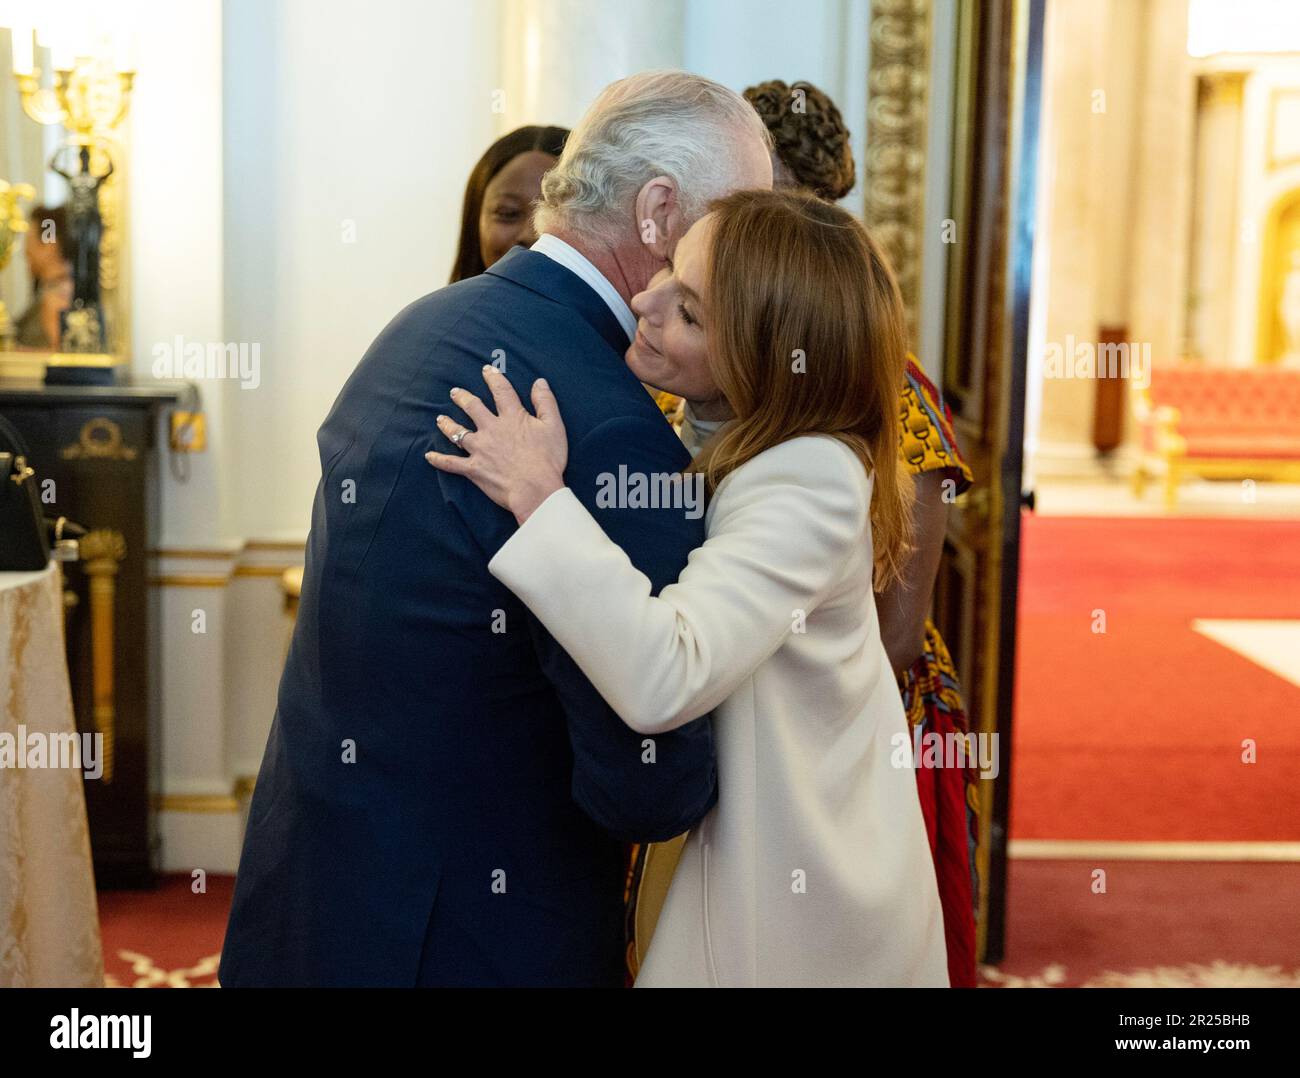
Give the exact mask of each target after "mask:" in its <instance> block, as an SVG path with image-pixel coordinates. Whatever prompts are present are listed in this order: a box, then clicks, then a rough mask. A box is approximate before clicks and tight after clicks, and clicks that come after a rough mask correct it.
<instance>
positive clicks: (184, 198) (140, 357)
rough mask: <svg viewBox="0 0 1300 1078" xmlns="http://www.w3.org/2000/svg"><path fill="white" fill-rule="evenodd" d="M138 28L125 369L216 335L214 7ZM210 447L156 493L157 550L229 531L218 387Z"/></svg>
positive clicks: (166, 14) (217, 56) (208, 403)
mask: <svg viewBox="0 0 1300 1078" xmlns="http://www.w3.org/2000/svg"><path fill="white" fill-rule="evenodd" d="M136 26H137V65H138V69H139V74H138V75H137V78H136V81H135V87H134V90H133V92H132V95H131V111H130V145H131V150H130V165H129V168H130V174H129V191H130V194H129V199H130V202H129V207H130V208H129V222H128V228H129V230H130V237H131V240H130V251H131V258H132V265H131V273H132V276H131V310H132V342H133V350H134V357H133V360H134V362H133V369H134V371H135V374H136V376H137V377H139V378H142V379H150V378H151V373H150V365H151V360H152V350H153V347H154V345H155V344H157V343H159V342H163V343H166V342H171V341H173V340H174V339H175V337H176V335H177V334H181V335H183V336H184V337H185V338H186V339H187V340H192V341H220V340H222V339H223V335H224V329H223V310H222V294H221V274H222V245H223V236H222V171H221V159H222V137H221V3H220V0H189V2H187V3H184V4H176V3H167V2H165V0H149V2H147V3H144V4H143V5H142V6H141V11H140V17H139V19H138V22H137V23H136ZM203 404H204V409H205V410H206V412H207V413H208V428H209V435H210V438H211V451H210V452H208V453H207V454H203V455H195V456H194V457H193V458H192V459H191V464H192V468H191V475H190V479H189V481H188V482H187V483H185V484H180V483H176V482H174V481H170V480H169V481H167V482H166V483H165V485H164V487H163V522H162V523H163V527H162V542H163V543H164V544H165V545H187V544H188V545H199V544H211V543H213V542H216V541H218V540H219V539H221V538H224V537H225V536H228V535H230V534H231V529H232V527H233V526H234V522H233V508H234V507H233V506H232V505H231V502H230V497H229V492H228V489H227V482H226V481H227V480H228V479H229V477H230V463H231V460H232V459H233V458H232V457H230V456H229V455H228V450H229V442H228V440H227V438H226V435H225V430H224V423H225V393H224V387H222V386H221V385H219V384H218V385H215V386H212V387H205V389H204V401H203Z"/></svg>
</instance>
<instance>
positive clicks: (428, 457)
mask: <svg viewBox="0 0 1300 1078" xmlns="http://www.w3.org/2000/svg"><path fill="white" fill-rule="evenodd" d="M424 459H425V460H427V461H428V462H429V463H430V464H432V463H433V454H432V453H425V454H424Z"/></svg>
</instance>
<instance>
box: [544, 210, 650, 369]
mask: <svg viewBox="0 0 1300 1078" xmlns="http://www.w3.org/2000/svg"><path fill="white" fill-rule="evenodd" d="M532 250H534V251H537V252H538V253H539V254H544V255H545V256H546V257H547V258H549V259H551V261H553V262H558V263H559V264H560V265H561V266H563V267H564V268H565V269H568V270H572V271H573V272H574V273H576V274H577V275H578V276H579V277H581V278H582V279H583V280H584V281H585V282H586V283H587V284H589V285H591V287H592V288H593V289H594V290H595V292H596V295H598V296H599V297H600V298H601V299H603V300H604V301H605V305H606V306H607V307H608V308H609V309H610V310H611V311H613V312H614V317H615V318H617V319H618V324H619V325H620V326H622V327H623V331H624V332H625V333H626V334H627V341H628V344H631V343H632V338H633V337H635V336H636V318H635V316H634V315H633V314H632V308H631V307H629V306H628V305H627V302H626V301H625V300H624V299H623V297H622V296H620V295H619V294H618V292H617V291H616V290H615V289H614V286H613V285H612V284H610V283H609V281H608V280H607V279H606V278H605V275H604V274H603V273H601V272H600V270H598V269H597V268H596V267H595V266H593V265H592V264H591V261H590V260H589V259H588V258H587V256H586V255H584V254H583V253H582V252H581V251H579V250H577V249H576V248H575V247H572V246H570V245H569V244H567V243H565V242H564V240H562V239H560V238H559V237H558V236H552V235H550V234H549V233H543V234H542V235H541V236H539V237H538V238H537V242H536V243H534V244H533V246H532Z"/></svg>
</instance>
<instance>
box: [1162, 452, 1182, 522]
mask: <svg viewBox="0 0 1300 1078" xmlns="http://www.w3.org/2000/svg"><path fill="white" fill-rule="evenodd" d="M1179 478H1180V477H1179V474H1178V469H1177V468H1175V467H1174V466H1173V464H1172V463H1171V464H1170V465H1169V469H1168V471H1166V472H1165V509H1166V510H1167V511H1168V512H1170V513H1172V512H1173V511H1174V510H1175V509H1177V508H1178V480H1179Z"/></svg>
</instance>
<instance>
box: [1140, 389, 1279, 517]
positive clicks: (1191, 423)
mask: <svg viewBox="0 0 1300 1078" xmlns="http://www.w3.org/2000/svg"><path fill="white" fill-rule="evenodd" d="M1134 392H1135V401H1134V414H1135V415H1136V417H1137V420H1138V423H1139V425H1140V428H1141V444H1140V456H1139V461H1138V467H1137V470H1136V471H1135V472H1134V474H1133V490H1134V493H1135V494H1136V495H1137V496H1138V497H1141V496H1142V493H1143V491H1144V490H1145V487H1146V481H1147V479H1149V478H1151V477H1152V476H1155V475H1163V477H1164V489H1165V505H1166V506H1167V507H1168V508H1170V509H1172V508H1173V507H1174V506H1175V505H1176V504H1177V500H1178V484H1179V482H1180V481H1181V480H1182V479H1183V478H1184V477H1185V476H1189V475H1199V476H1203V477H1206V478H1217V479H1273V480H1298V481H1300V371H1297V370H1278V369H1276V368H1267V367H1246V368H1227V367H1200V366H1196V367H1193V366H1171V367H1156V368H1154V369H1153V370H1152V371H1151V385H1150V386H1149V387H1147V388H1142V387H1140V386H1136V385H1135V386H1134Z"/></svg>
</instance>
